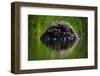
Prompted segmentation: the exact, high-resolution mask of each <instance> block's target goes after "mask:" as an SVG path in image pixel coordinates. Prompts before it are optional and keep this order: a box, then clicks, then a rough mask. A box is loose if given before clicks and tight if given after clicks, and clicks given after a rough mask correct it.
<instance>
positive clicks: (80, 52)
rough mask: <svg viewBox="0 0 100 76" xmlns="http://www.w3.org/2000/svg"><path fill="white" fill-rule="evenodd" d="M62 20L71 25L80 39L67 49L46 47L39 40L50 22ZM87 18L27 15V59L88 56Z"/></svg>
mask: <svg viewBox="0 0 100 76" xmlns="http://www.w3.org/2000/svg"><path fill="white" fill-rule="evenodd" d="M55 21H64V22H67V23H69V24H70V25H71V27H72V28H73V29H74V31H75V33H77V34H78V36H79V38H80V40H78V41H77V43H76V45H75V46H74V48H73V49H72V48H71V49H69V50H68V51H66V50H64V51H55V50H51V49H49V48H47V47H46V46H45V45H44V44H43V43H42V42H41V40H40V37H41V35H42V34H43V33H44V32H45V31H46V29H47V28H49V27H50V26H52V24H51V23H50V22H55ZM87 24H88V18H87V17H69V16H44V15H28V60H52V59H77V58H87V57H88V43H87V42H88V41H87V40H88V33H87V31H88V26H87Z"/></svg>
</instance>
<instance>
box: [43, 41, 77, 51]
mask: <svg viewBox="0 0 100 76" xmlns="http://www.w3.org/2000/svg"><path fill="white" fill-rule="evenodd" d="M42 42H43V43H44V45H46V46H47V47H48V48H50V49H53V50H56V51H61V50H66V51H67V50H68V49H69V48H71V47H72V46H73V45H74V43H75V42H76V40H74V41H42Z"/></svg>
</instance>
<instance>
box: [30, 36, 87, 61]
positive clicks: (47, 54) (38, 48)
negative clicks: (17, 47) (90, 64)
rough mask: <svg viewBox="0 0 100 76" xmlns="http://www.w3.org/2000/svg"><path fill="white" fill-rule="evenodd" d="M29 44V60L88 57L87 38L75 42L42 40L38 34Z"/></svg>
mask: <svg viewBox="0 0 100 76" xmlns="http://www.w3.org/2000/svg"><path fill="white" fill-rule="evenodd" d="M31 41H32V42H31V44H29V46H28V60H54V59H79V58H87V57H88V48H87V39H85V38H84V39H80V40H76V41H73V42H66V41H63V42H59V41H54V42H51V41H50V42H48V43H45V42H42V41H41V40H40V37H39V36H38V35H36V36H35V37H33V40H31Z"/></svg>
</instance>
